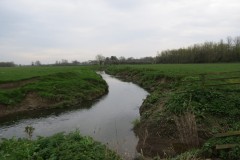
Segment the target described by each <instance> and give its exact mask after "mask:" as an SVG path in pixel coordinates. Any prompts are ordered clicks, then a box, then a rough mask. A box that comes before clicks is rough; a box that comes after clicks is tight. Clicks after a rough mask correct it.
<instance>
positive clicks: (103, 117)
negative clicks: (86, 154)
mask: <svg viewBox="0 0 240 160" xmlns="http://www.w3.org/2000/svg"><path fill="white" fill-rule="evenodd" d="M101 75H102V77H103V79H104V80H105V81H106V82H107V84H108V86H109V92H108V94H107V95H106V96H104V97H102V98H100V99H99V100H98V101H97V102H95V103H93V104H91V107H86V109H78V108H74V109H71V110H51V111H50V110H49V111H46V110H45V111H37V112H36V111H35V112H29V113H24V114H22V115H16V117H15V118H13V119H12V117H11V119H7V120H6V119H4V120H1V119H0V120H1V121H2V122H1V123H0V138H11V137H13V136H15V137H27V135H26V133H25V132H24V130H25V127H26V126H28V125H31V126H32V127H34V128H35V130H34V133H33V137H36V136H50V135H53V134H55V133H58V132H66V133H68V132H70V131H75V130H76V129H78V130H79V131H80V133H81V134H82V135H87V136H91V137H93V139H94V140H97V141H100V142H102V143H104V144H106V145H108V146H109V147H110V148H111V149H113V150H115V151H117V153H119V154H120V155H122V157H124V158H125V159H128V158H129V159H131V158H132V157H134V156H135V154H136V153H137V152H136V145H137V142H138V138H137V137H136V136H135V135H134V133H133V131H132V128H133V124H132V121H133V120H135V119H137V118H139V107H140V106H141V104H142V102H143V99H145V98H146V96H147V95H148V93H147V91H145V90H144V89H142V88H140V87H139V86H137V85H135V84H133V83H130V82H123V81H120V80H118V79H116V78H114V77H112V76H110V75H107V74H105V73H101Z"/></svg>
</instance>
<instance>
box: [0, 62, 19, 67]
mask: <svg viewBox="0 0 240 160" xmlns="http://www.w3.org/2000/svg"><path fill="white" fill-rule="evenodd" d="M15 66H16V65H15V64H14V62H0V67H15Z"/></svg>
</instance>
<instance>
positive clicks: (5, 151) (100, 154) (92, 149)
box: [0, 132, 120, 160]
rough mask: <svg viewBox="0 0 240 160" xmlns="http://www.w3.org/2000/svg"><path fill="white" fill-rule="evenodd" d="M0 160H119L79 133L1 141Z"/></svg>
mask: <svg viewBox="0 0 240 160" xmlns="http://www.w3.org/2000/svg"><path fill="white" fill-rule="evenodd" d="M0 159H1V160H15V159H19V160H23V159H37V160H45V159H51V160H57V159H62V160H69V159H76V160H77V159H79V160H80V159H82V160H83V159H84V160H99V159H104V160H120V157H118V156H117V155H116V154H115V153H114V152H112V151H110V150H109V149H107V148H106V146H104V145H102V144H100V143H98V142H95V141H93V140H92V138H90V137H83V136H81V135H80V134H79V132H72V133H69V134H68V135H64V134H63V133H58V134H56V135H53V136H51V137H46V138H43V137H40V138H38V139H37V140H28V139H15V138H12V139H9V140H6V139H5V140H2V141H1V142H0Z"/></svg>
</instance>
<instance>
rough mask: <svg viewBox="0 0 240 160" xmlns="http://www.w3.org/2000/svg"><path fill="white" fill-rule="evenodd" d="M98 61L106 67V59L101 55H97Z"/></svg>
mask: <svg viewBox="0 0 240 160" xmlns="http://www.w3.org/2000/svg"><path fill="white" fill-rule="evenodd" d="M96 60H97V62H98V64H99V65H104V62H105V57H104V56H103V55H101V54H98V55H96Z"/></svg>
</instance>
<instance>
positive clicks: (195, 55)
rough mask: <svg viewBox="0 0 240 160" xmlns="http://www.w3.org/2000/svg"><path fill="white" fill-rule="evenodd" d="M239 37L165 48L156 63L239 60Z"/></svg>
mask: <svg viewBox="0 0 240 160" xmlns="http://www.w3.org/2000/svg"><path fill="white" fill-rule="evenodd" d="M239 61H240V37H236V38H232V37H228V38H227V41H226V42H224V41H223V40H221V41H220V42H218V43H214V42H205V43H204V44H195V45H193V46H190V47H188V48H180V49H173V50H166V51H162V52H161V53H159V54H158V55H157V57H156V62H157V63H215V62H239Z"/></svg>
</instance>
